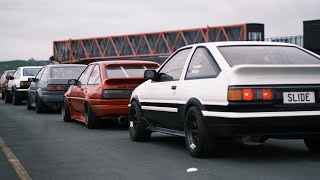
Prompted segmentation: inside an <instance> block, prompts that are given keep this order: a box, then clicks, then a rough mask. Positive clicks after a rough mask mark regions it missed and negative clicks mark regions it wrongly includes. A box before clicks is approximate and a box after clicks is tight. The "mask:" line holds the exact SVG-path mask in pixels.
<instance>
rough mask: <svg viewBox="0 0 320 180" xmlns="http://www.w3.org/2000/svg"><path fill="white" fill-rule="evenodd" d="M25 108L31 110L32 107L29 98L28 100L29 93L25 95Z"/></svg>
mask: <svg viewBox="0 0 320 180" xmlns="http://www.w3.org/2000/svg"><path fill="white" fill-rule="evenodd" d="M26 105H27V109H28V110H32V109H33V108H32V106H31V100H30V96H29V94H28V95H27V104H26Z"/></svg>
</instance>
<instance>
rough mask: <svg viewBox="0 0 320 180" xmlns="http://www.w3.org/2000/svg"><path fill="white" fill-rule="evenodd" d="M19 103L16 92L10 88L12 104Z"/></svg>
mask: <svg viewBox="0 0 320 180" xmlns="http://www.w3.org/2000/svg"><path fill="white" fill-rule="evenodd" d="M20 103H21V100H20V97H19V94H18V92H17V91H15V90H12V104H13V105H18V104H20Z"/></svg>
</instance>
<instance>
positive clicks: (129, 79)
mask: <svg viewBox="0 0 320 180" xmlns="http://www.w3.org/2000/svg"><path fill="white" fill-rule="evenodd" d="M158 67H159V64H157V63H155V62H149V61H101V62H94V63H91V64H89V65H88V66H87V68H86V69H85V70H84V71H83V72H82V74H81V75H80V77H79V78H78V79H77V80H69V82H68V83H69V84H70V85H71V86H70V88H69V89H68V91H67V92H66V93H65V98H64V103H63V106H62V116H63V120H64V121H65V122H68V121H72V120H77V121H81V122H84V123H85V124H86V126H87V127H88V128H89V129H94V128H98V126H99V120H101V119H109V120H112V119H113V120H117V122H118V123H119V124H122V125H124V124H126V123H127V116H128V104H129V98H130V96H131V93H132V91H133V90H134V89H135V88H136V87H137V86H138V85H140V84H141V83H143V82H144V81H146V79H144V71H145V70H146V69H156V68H158Z"/></svg>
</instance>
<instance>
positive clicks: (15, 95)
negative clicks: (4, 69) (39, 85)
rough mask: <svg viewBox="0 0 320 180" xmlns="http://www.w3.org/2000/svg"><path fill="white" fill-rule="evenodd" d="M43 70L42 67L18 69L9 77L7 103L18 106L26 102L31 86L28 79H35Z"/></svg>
mask: <svg viewBox="0 0 320 180" xmlns="http://www.w3.org/2000/svg"><path fill="white" fill-rule="evenodd" d="M41 68H42V66H23V67H18V68H17V69H16V71H15V72H14V74H13V75H12V76H10V77H9V81H8V84H7V92H6V96H5V102H6V103H12V104H14V105H17V104H19V103H21V101H24V100H26V98H27V92H28V88H29V86H30V81H28V79H29V78H34V77H35V75H36V74H37V73H38V72H39V71H40V69H41Z"/></svg>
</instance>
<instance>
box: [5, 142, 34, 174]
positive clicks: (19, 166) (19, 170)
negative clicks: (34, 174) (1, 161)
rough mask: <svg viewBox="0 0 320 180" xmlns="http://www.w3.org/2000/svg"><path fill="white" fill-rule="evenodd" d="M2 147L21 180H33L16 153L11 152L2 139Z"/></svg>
mask: <svg viewBox="0 0 320 180" xmlns="http://www.w3.org/2000/svg"><path fill="white" fill-rule="evenodd" d="M0 147H1V149H2V151H3V153H4V154H5V156H6V157H7V159H8V162H9V163H10V164H11V166H12V167H13V168H14V170H15V171H16V173H17V174H18V176H19V178H20V179H21V180H32V178H31V177H30V175H29V173H28V172H27V171H26V169H25V168H24V167H23V166H22V164H21V163H20V161H19V160H18V158H17V157H16V156H15V155H14V153H13V152H12V151H11V149H10V148H9V147H8V146H7V144H6V142H4V140H3V139H2V138H1V137H0Z"/></svg>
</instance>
